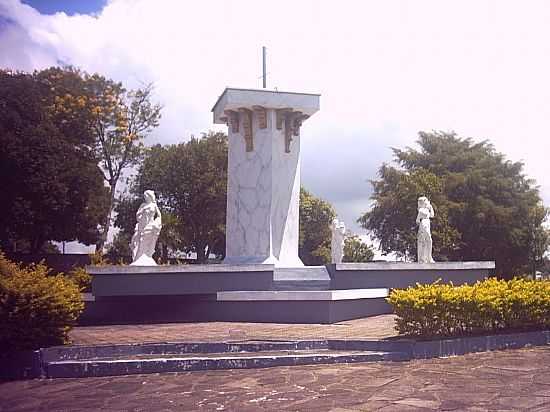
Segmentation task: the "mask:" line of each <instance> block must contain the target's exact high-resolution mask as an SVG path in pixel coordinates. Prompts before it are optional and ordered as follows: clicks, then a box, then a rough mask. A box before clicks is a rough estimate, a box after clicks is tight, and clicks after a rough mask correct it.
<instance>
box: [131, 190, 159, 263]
mask: <svg viewBox="0 0 550 412" xmlns="http://www.w3.org/2000/svg"><path fill="white" fill-rule="evenodd" d="M143 198H144V199H145V202H143V203H142V204H141V205H140V207H139V209H138V211H137V212H136V219H137V223H136V228H135V231H134V236H132V243H131V245H130V246H131V248H132V259H133V261H132V263H131V264H132V265H136V266H156V265H157V263H156V262H155V261H154V260H153V253H154V252H155V245H156V243H157V239H158V237H159V234H160V229H161V228H162V218H161V215H160V210H159V208H158V206H157V201H156V198H155V192H153V191H152V190H146V191H145V192H144V193H143Z"/></svg>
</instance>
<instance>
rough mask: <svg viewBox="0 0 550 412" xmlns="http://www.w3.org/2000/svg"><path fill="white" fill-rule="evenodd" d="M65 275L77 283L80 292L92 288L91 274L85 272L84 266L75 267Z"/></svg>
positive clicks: (88, 290)
mask: <svg viewBox="0 0 550 412" xmlns="http://www.w3.org/2000/svg"><path fill="white" fill-rule="evenodd" d="M67 277H68V278H69V279H70V280H72V281H73V282H74V283H76V284H77V285H78V287H79V288H80V291H81V292H90V291H91V290H92V276H91V275H90V274H89V273H88V272H86V268H83V267H76V268H74V269H73V270H71V271H70V272H69V273H68V274H67Z"/></svg>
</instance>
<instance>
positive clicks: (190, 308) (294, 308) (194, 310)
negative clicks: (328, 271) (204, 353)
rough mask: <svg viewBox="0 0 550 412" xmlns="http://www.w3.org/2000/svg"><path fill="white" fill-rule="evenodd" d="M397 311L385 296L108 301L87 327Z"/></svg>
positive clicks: (332, 318) (89, 306)
mask: <svg viewBox="0 0 550 412" xmlns="http://www.w3.org/2000/svg"><path fill="white" fill-rule="evenodd" d="M385 313H391V306H390V305H389V304H388V303H387V302H386V301H385V299H384V298H371V299H350V300H335V301H331V300H325V301H322V300H318V301H316V300H310V301H299V300H293V301H224V302H220V301H217V300H216V296H215V295H188V296H183V295H182V296H124V297H102V298H96V300H95V301H93V302H86V308H85V310H84V313H83V314H82V316H81V318H80V321H79V323H80V324H81V325H100V324H133V323H169V322H213V321H220V322H222V321H229V322H231V321H239V322H273V323H334V322H340V321H343V320H349V319H357V318H361V317H367V316H375V315H381V314H385Z"/></svg>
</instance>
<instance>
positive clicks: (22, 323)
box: [0, 252, 84, 351]
mask: <svg viewBox="0 0 550 412" xmlns="http://www.w3.org/2000/svg"><path fill="white" fill-rule="evenodd" d="M48 274H49V269H48V268H47V267H46V266H45V265H44V264H42V263H41V264H37V265H31V266H28V267H23V266H21V265H19V264H16V263H13V262H10V261H9V260H8V259H6V258H5V256H4V255H3V254H2V253H1V252H0V350H2V351H4V350H24V349H36V348H39V347H45V346H52V345H59V344H63V343H67V341H68V333H69V330H70V329H71V328H72V327H73V326H74V325H75V323H76V321H77V319H78V317H79V316H80V313H81V312H82V310H83V309H84V303H83V302H82V298H81V297H80V290H79V287H78V286H77V285H76V284H75V283H74V282H73V281H71V280H69V279H67V278H66V277H65V276H62V275H58V276H48Z"/></svg>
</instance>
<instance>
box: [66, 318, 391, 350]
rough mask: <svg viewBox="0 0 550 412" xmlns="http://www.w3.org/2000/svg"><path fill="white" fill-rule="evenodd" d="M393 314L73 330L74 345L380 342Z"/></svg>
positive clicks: (384, 336)
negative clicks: (327, 321) (326, 321)
mask: <svg viewBox="0 0 550 412" xmlns="http://www.w3.org/2000/svg"><path fill="white" fill-rule="evenodd" d="M394 325H395V315H381V316H373V317H369V318H363V319H355V320H348V321H343V322H339V323H333V324H330V325H321V324H313V325H311V324H278V323H239V322H203V323H166V324H154V325H112V326H86V327H77V328H74V329H73V330H72V332H71V335H70V336H71V339H72V340H73V343H74V344H82V345H96V344H109V343H143V342H226V341H236V340H238V341H242V340H286V339H289V340H299V339H302V340H313V339H384V338H389V337H392V336H397V332H396V330H395V328H394Z"/></svg>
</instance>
